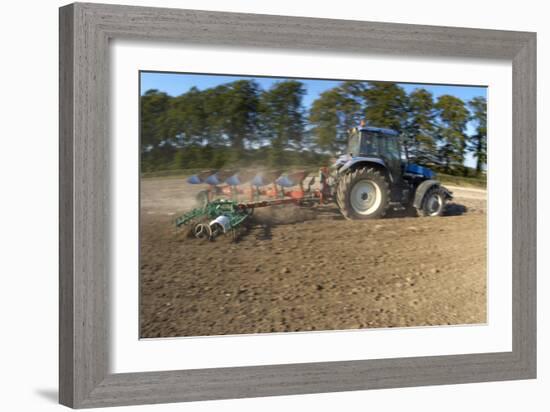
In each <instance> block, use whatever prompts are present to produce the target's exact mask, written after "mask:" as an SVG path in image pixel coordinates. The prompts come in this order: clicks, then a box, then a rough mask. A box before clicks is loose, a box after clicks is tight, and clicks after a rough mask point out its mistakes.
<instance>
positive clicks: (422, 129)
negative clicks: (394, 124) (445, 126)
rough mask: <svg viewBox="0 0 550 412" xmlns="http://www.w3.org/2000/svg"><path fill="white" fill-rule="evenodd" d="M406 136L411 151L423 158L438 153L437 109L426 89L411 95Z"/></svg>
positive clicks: (416, 90) (418, 90)
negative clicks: (436, 140)
mask: <svg viewBox="0 0 550 412" xmlns="http://www.w3.org/2000/svg"><path fill="white" fill-rule="evenodd" d="M407 112H408V113H407V121H406V127H405V131H404V132H405V135H406V137H407V138H408V139H407V140H408V141H409V145H410V148H409V149H410V150H411V151H412V152H414V153H413V154H415V155H418V156H421V155H423V154H426V155H431V154H435V153H436V142H435V123H434V122H435V109H434V100H433V95H432V94H431V93H430V92H429V91H427V90H426V89H422V88H420V89H415V90H413V91H412V92H411V93H410V94H409V98H408V110H407Z"/></svg>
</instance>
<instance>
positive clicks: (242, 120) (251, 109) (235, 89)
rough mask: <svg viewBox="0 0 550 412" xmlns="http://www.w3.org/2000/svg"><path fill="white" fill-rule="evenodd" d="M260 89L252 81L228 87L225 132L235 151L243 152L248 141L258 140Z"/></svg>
mask: <svg viewBox="0 0 550 412" xmlns="http://www.w3.org/2000/svg"><path fill="white" fill-rule="evenodd" d="M258 108H259V87H258V84H257V83H256V82H254V81H252V80H238V81H236V82H233V83H230V84H228V85H227V89H226V91H225V94H224V95H223V112H222V113H223V114H222V116H223V120H224V121H223V131H224V133H225V134H226V135H227V136H228V138H229V141H230V143H231V146H232V147H233V149H235V150H237V151H243V150H244V148H245V142H246V141H249V142H251V141H255V140H256V128H257V117H258Z"/></svg>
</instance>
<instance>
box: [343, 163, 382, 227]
mask: <svg viewBox="0 0 550 412" xmlns="http://www.w3.org/2000/svg"><path fill="white" fill-rule="evenodd" d="M389 200H390V188H389V184H388V182H387V180H386V177H385V176H384V175H383V174H382V173H381V172H380V171H379V170H376V169H374V168H372V167H365V168H358V169H355V170H354V171H351V172H348V173H347V174H345V175H344V176H342V177H341V178H340V180H339V181H338V186H337V188H336V204H337V205H338V207H339V208H340V212H342V215H343V216H344V217H345V218H346V219H378V218H381V217H383V216H384V215H385V214H386V211H387V209H388V205H389Z"/></svg>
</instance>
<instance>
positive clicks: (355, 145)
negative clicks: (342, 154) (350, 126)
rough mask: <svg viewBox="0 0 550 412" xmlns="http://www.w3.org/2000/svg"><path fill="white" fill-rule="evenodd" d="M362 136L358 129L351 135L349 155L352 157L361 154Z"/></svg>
mask: <svg viewBox="0 0 550 412" xmlns="http://www.w3.org/2000/svg"><path fill="white" fill-rule="evenodd" d="M360 145H361V141H360V135H359V132H358V131H357V129H354V130H353V131H352V132H351V133H350V135H349V140H348V153H349V154H351V155H352V156H359V154H360Z"/></svg>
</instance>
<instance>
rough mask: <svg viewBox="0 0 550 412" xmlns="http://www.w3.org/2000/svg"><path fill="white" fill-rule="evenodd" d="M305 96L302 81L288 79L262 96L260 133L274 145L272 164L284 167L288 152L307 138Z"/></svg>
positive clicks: (272, 148) (270, 155)
mask: <svg viewBox="0 0 550 412" xmlns="http://www.w3.org/2000/svg"><path fill="white" fill-rule="evenodd" d="M305 93H306V91H305V89H304V86H303V84H302V83H301V82H299V81H295V80H287V81H282V82H279V83H275V84H274V85H273V86H272V87H271V88H270V89H269V90H266V91H264V92H263V93H262V94H261V95H260V106H259V107H260V112H259V124H260V125H261V129H260V132H261V137H262V139H263V140H264V141H269V142H270V144H271V148H270V152H269V162H270V164H271V165H280V164H284V163H285V154H284V151H285V149H287V148H291V147H293V146H294V147H296V146H297V145H298V144H299V143H300V142H301V141H302V138H303V137H304V110H303V107H302V98H303V96H304V95H305Z"/></svg>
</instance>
